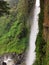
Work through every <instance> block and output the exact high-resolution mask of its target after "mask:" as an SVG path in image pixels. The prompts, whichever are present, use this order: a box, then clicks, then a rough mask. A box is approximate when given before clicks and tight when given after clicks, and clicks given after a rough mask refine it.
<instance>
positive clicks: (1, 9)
mask: <svg viewBox="0 0 49 65" xmlns="http://www.w3.org/2000/svg"><path fill="white" fill-rule="evenodd" d="M5 13H6V14H9V7H8V4H7V3H6V2H5V1H0V16H1V15H3V14H5Z"/></svg>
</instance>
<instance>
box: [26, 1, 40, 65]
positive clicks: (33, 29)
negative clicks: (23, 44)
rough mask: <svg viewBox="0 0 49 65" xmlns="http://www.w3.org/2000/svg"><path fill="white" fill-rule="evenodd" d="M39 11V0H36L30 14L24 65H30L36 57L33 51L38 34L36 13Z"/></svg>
mask: <svg viewBox="0 0 49 65" xmlns="http://www.w3.org/2000/svg"><path fill="white" fill-rule="evenodd" d="M39 12H40V1H39V0H36V4H35V9H34V16H33V15H32V18H33V19H31V20H30V22H32V26H31V32H30V40H29V50H28V53H27V59H26V65H32V64H33V63H34V61H35V58H36V53H35V48H36V46H35V42H36V38H37V34H38V31H39V29H38V18H39V16H38V14H39Z"/></svg>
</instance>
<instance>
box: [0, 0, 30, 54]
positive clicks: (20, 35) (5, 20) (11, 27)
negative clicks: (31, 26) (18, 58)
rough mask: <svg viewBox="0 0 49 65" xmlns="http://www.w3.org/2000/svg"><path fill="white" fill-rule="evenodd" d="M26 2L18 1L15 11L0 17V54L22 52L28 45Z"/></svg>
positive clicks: (24, 0)
mask: <svg viewBox="0 0 49 65" xmlns="http://www.w3.org/2000/svg"><path fill="white" fill-rule="evenodd" d="M27 16H28V1H26V0H19V2H18V5H17V11H16V12H13V14H12V15H11V14H10V15H9V16H2V17H0V31H1V32H0V52H1V53H0V54H4V53H8V52H10V53H11V52H16V53H18V54H20V53H22V52H24V51H25V50H26V48H27V45H28V36H29V32H28V27H27V18H28V17H27Z"/></svg>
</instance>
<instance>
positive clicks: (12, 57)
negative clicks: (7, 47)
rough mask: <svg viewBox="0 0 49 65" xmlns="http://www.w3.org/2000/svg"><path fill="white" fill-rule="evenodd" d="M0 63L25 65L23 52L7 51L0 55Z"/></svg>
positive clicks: (1, 64) (4, 64)
mask: <svg viewBox="0 0 49 65" xmlns="http://www.w3.org/2000/svg"><path fill="white" fill-rule="evenodd" d="M0 65H25V53H23V54H16V53H7V54H4V55H2V56H0Z"/></svg>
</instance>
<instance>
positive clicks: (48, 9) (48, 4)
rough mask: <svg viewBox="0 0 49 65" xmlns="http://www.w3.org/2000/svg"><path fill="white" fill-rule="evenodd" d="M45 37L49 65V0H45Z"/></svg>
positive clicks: (48, 64)
mask: <svg viewBox="0 0 49 65" xmlns="http://www.w3.org/2000/svg"><path fill="white" fill-rule="evenodd" d="M43 35H44V36H43V37H44V39H45V41H46V64H45V65H49V0H44V22H43Z"/></svg>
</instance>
